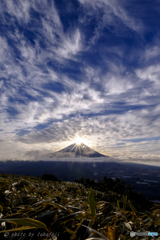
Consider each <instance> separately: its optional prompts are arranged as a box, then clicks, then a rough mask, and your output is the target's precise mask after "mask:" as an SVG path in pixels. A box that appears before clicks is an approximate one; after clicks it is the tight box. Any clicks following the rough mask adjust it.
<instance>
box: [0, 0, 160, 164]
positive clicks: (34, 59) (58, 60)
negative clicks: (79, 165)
mask: <svg viewBox="0 0 160 240" xmlns="http://www.w3.org/2000/svg"><path fill="white" fill-rule="evenodd" d="M0 22H1V25H0V53H1V58H0V159H1V160H7V159H13V160H14V159H22V160H26V159H28V156H30V158H31V159H32V158H33V159H34V157H35V154H39V156H40V155H41V154H42V153H43V154H44V153H48V152H51V151H57V150H59V149H61V148H63V147H66V146H67V145H69V144H71V143H72V142H73V141H74V139H75V137H76V135H78V136H80V137H82V138H83V141H84V142H85V143H86V144H87V145H88V146H89V147H92V148H93V149H95V150H96V151H99V152H101V153H103V154H106V155H108V156H111V157H115V158H118V159H121V160H123V161H134V162H141V163H149V164H156V165H160V157H159V156H160V42H159V39H160V3H159V1H158V0H157V1H156V0H153V1H147V0H146V1H142V0H141V1H139V0H138V1H137V0H131V1H127V0H120V1H118V0H112V1H111V0H92V1H91V0H68V1H64V0H55V1H53V0H48V1H42V0H23V1H18V0H5V1H3V0H1V8H0Z"/></svg>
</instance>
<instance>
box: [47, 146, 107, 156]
mask: <svg viewBox="0 0 160 240" xmlns="http://www.w3.org/2000/svg"><path fill="white" fill-rule="evenodd" d="M46 157H47V158H50V159H51V158H66V157H67V158H79V157H80V158H82V157H87V158H97V157H98V158H99V157H108V156H106V155H103V154H101V153H99V152H96V151H94V150H93V149H91V148H90V147H88V146H87V145H85V144H84V143H80V144H76V143H73V144H71V145H69V146H68V147H66V148H63V149H61V150H60V151H57V152H55V153H48V154H47V155H46Z"/></svg>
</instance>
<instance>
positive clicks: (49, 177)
mask: <svg viewBox="0 0 160 240" xmlns="http://www.w3.org/2000/svg"><path fill="white" fill-rule="evenodd" d="M41 179H42V180H48V181H58V178H57V177H56V176H54V175H53V174H47V173H46V174H43V176H42V177H41Z"/></svg>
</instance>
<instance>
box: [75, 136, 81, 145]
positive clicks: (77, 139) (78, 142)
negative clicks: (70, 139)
mask: <svg viewBox="0 0 160 240" xmlns="http://www.w3.org/2000/svg"><path fill="white" fill-rule="evenodd" d="M75 141H76V144H77V145H80V144H81V143H82V138H80V137H79V136H77V138H76V140H75Z"/></svg>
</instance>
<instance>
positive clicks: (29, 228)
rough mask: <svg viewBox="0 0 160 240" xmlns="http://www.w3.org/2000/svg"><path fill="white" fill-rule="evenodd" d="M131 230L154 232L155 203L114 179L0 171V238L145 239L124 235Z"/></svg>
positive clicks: (159, 228) (158, 222)
mask: <svg viewBox="0 0 160 240" xmlns="http://www.w3.org/2000/svg"><path fill="white" fill-rule="evenodd" d="M131 231H134V232H145V231H149V232H158V233H160V205H158V204H153V203H152V202H150V201H149V200H148V199H146V198H145V196H144V195H143V194H139V193H136V192H134V191H133V188H132V187H131V186H129V185H127V184H125V183H124V182H122V181H121V180H120V179H116V180H115V181H113V180H112V179H109V178H104V179H103V181H101V182H95V181H93V180H90V179H84V178H81V179H80V180H76V182H75V183H71V182H61V181H58V179H57V178H56V177H54V176H52V175H50V176H49V175H48V176H47V175H44V176H43V177H42V178H40V177H30V176H17V175H9V174H1V175H0V239H2V240H3V239H7V238H8V239H19V240H28V239H40V240H41V239H43V240H44V239H49V240H51V239H52V240H53V239H54V240H56V239H58V240H61V239H63V240H64V239H66V240H67V239H71V240H74V239H75V240H85V239H87V240H94V239H101V240H105V239H109V240H121V239H146V237H133V238H132V237H130V232H131ZM148 239H149V237H148ZM156 239H160V237H159V238H158V237H156Z"/></svg>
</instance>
